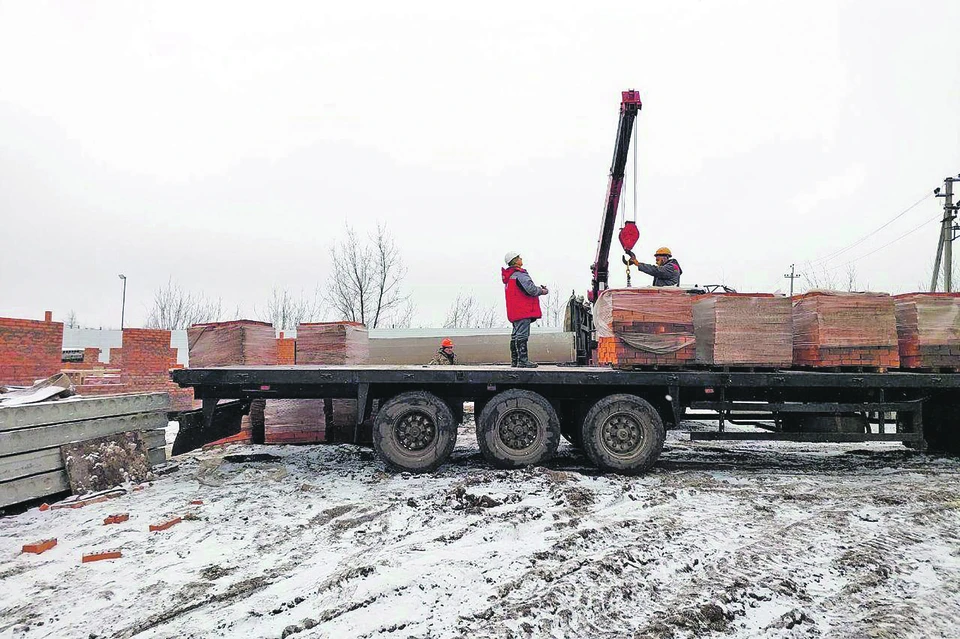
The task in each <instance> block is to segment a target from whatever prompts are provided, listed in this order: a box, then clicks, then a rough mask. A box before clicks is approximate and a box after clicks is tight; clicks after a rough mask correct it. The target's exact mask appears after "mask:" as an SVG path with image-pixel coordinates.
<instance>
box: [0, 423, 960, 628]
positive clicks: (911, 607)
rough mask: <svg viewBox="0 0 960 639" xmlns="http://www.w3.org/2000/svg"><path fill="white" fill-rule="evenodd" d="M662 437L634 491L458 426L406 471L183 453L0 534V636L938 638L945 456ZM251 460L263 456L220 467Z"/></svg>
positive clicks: (955, 561)
mask: <svg viewBox="0 0 960 639" xmlns="http://www.w3.org/2000/svg"><path fill="white" fill-rule="evenodd" d="M687 425H688V426H691V427H694V428H696V427H698V426H697V424H687ZM685 440H686V435H685V434H682V433H675V434H671V436H670V438H669V440H668V442H667V446H666V449H665V451H664V454H663V456H662V458H661V461H660V463H659V464H658V465H657V467H656V468H655V469H654V471H653V472H652V473H650V474H649V475H646V476H644V477H638V478H626V477H619V476H615V475H600V474H598V473H597V472H596V470H595V469H593V468H591V467H590V466H589V464H587V463H586V462H585V460H584V459H583V458H582V457H580V456H579V455H578V454H577V453H576V451H574V450H573V449H571V448H569V447H564V448H562V449H561V454H560V456H559V458H558V459H556V460H555V461H554V462H553V463H551V464H550V466H549V467H548V468H531V469H526V470H518V471H500V470H493V469H491V468H489V467H488V466H487V465H486V464H485V463H484V462H483V460H482V458H481V457H480V455H479V452H478V449H477V446H476V441H475V439H474V437H473V436H472V433H471V432H470V429H469V428H463V429H462V430H461V436H460V439H459V445H458V447H457V449H456V451H455V453H454V459H453V461H452V462H451V463H449V464H447V465H446V466H444V467H443V468H442V469H441V470H440V471H439V472H438V473H437V474H435V475H429V476H412V475H390V474H387V473H385V472H383V469H382V467H381V466H380V464H379V463H378V462H377V461H376V460H375V459H374V456H373V453H372V452H371V451H369V450H364V449H360V448H357V447H354V446H346V445H342V446H308V447H295V446H288V447H281V446H254V447H250V446H233V447H231V448H229V449H211V450H207V451H197V452H195V453H192V454H189V455H185V456H183V457H181V458H178V460H177V461H178V462H179V465H180V467H179V470H177V471H175V472H173V473H172V474H170V475H166V476H163V477H160V478H159V479H157V480H156V481H155V482H154V483H153V485H152V486H150V487H148V488H146V489H145V490H142V491H139V492H131V493H129V494H127V495H125V496H122V497H120V498H117V499H114V500H111V501H109V502H106V503H101V504H95V505H91V506H87V507H85V508H82V509H76V510H50V511H47V512H39V511H38V510H36V509H33V510H31V511H29V512H26V513H23V514H20V515H15V516H10V517H6V518H2V519H0V637H4V638H6V637H34V638H39V637H56V638H66V637H82V638H84V639H86V638H90V637H143V638H148V637H150V638H160V637H164V638H166V637H243V638H245V639H248V638H249V639H253V638H257V637H288V636H294V637H296V638H297V639H300V638H301V637H304V638H305V637H383V638H391V637H392V638H400V637H404V638H406V637H464V638H471V639H472V638H479V637H611V638H612V637H617V638H619V637H699V636H707V635H717V636H729V637H818V636H825V637H957V636H960V594H958V593H960V481H958V480H960V460H956V459H942V458H935V457H928V456H924V455H921V454H918V453H916V452H914V451H911V450H909V449H906V448H903V447H901V446H899V445H888V444H876V445H864V444H858V445H842V446H840V445H831V446H816V445H812V444H790V445H783V444H768V443H741V442H737V443H729V444H717V443H694V442H689V441H685ZM251 452H262V453H271V454H274V455H277V456H279V457H280V458H281V459H279V460H278V461H273V462H258V463H231V462H226V461H224V459H223V457H224V455H226V454H231V453H234V454H236V453H251ZM195 499H202V500H203V502H204V503H203V504H202V505H199V506H190V505H189V502H190V501H191V500H195ZM115 512H129V513H130V520H129V521H128V522H126V523H123V524H119V525H113V526H104V525H102V520H103V518H104V517H106V516H107V515H109V514H111V513H115ZM186 513H191V515H190V516H188V517H186V518H185V520H184V521H183V522H182V523H181V524H179V525H176V526H174V527H172V528H170V529H169V530H167V531H165V532H158V533H148V532H147V526H148V524H151V523H159V522H161V521H162V520H164V519H165V518H168V517H170V516H174V515H184V514H186ZM47 537H57V538H58V539H59V545H58V546H56V547H55V548H54V549H52V550H50V551H48V552H46V553H45V554H42V555H39V556H34V555H21V554H19V551H20V546H21V545H22V544H23V543H27V542H31V541H35V540H39V539H43V538H47ZM107 548H121V549H122V551H123V557H122V558H121V559H118V560H114V561H105V562H100V563H94V564H85V565H81V563H80V558H81V554H82V553H83V552H89V551H93V550H101V549H107Z"/></svg>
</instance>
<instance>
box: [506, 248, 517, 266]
mask: <svg viewBox="0 0 960 639" xmlns="http://www.w3.org/2000/svg"><path fill="white" fill-rule="evenodd" d="M518 257H520V254H519V253H517V252H516V251H507V254H506V255H504V256H503V261H504V262H506V263H507V266H510V262H512V261H514V260H515V259H517V258H518Z"/></svg>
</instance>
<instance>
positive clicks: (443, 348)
mask: <svg viewBox="0 0 960 639" xmlns="http://www.w3.org/2000/svg"><path fill="white" fill-rule="evenodd" d="M456 365H457V354H456V353H454V352H453V340H452V339H450V338H449V337H445V338H443V341H442V342H440V348H439V349H437V354H436V355H434V356H433V359H432V360H430V363H429V364H427V366H456Z"/></svg>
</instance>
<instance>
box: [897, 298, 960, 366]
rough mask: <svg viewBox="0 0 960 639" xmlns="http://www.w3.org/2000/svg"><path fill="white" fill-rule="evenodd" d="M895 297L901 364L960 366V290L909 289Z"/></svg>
mask: <svg viewBox="0 0 960 639" xmlns="http://www.w3.org/2000/svg"><path fill="white" fill-rule="evenodd" d="M895 299H896V314H897V337H898V339H899V342H900V365H901V366H902V367H903V368H937V369H940V368H949V369H960V293H909V294H907V295H898V296H897V297H896V298H895Z"/></svg>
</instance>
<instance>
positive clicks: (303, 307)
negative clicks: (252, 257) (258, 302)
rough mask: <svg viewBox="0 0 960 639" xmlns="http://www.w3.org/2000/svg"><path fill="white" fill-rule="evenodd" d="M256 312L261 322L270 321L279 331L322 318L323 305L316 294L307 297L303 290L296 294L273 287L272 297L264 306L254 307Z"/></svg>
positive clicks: (285, 289)
mask: <svg viewBox="0 0 960 639" xmlns="http://www.w3.org/2000/svg"><path fill="white" fill-rule="evenodd" d="M253 310H254V313H255V314H256V316H257V319H259V320H260V321H261V322H270V323H271V324H273V327H274V328H275V329H277V330H278V331H288V330H291V329H295V328H296V327H297V325H298V324H300V323H302V322H312V321H315V320H317V319H319V318H320V315H321V307H320V304H319V303H318V302H317V299H316V296H314V299H313V300H309V299H307V297H306V296H304V294H303V292H302V291H301V292H300V295H299V296H295V295H294V294H292V293H291V292H290V290H289V289H287V288H279V287H276V286H275V287H273V291H272V292H271V294H270V298H269V299H267V302H266V304H265V305H264V306H263V307H262V308H257V307H256V306H255V307H254V309H253Z"/></svg>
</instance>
